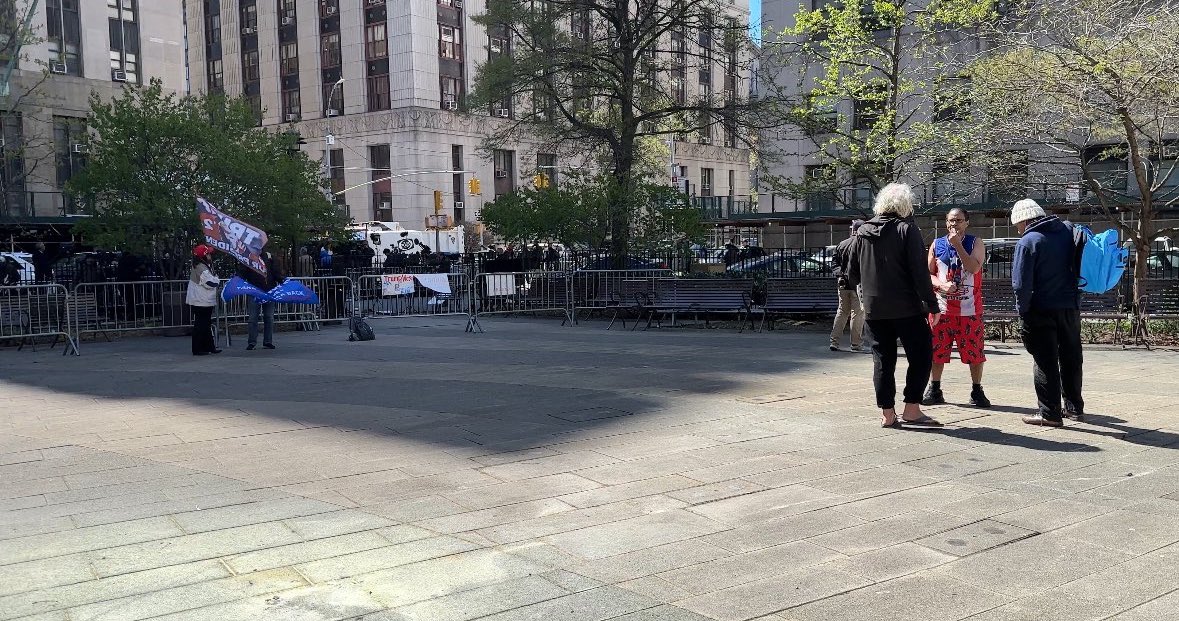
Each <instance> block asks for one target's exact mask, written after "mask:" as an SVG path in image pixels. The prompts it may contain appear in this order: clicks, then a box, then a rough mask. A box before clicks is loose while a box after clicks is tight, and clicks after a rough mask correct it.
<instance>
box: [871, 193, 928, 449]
mask: <svg viewBox="0 0 1179 621" xmlns="http://www.w3.org/2000/svg"><path fill="white" fill-rule="evenodd" d="M914 201H915V197H914V196H913V190H912V189H910V188H909V186H907V185H904V184H900V183H891V184H889V185H886V186H884V188H883V189H881V190H880V193H879V194H877V196H876V203H875V205H874V206H873V211H874V212H875V213H876V217H874V218H872V219H871V220H868V221H867V222H865V223H864V224H863V225H862V226H860V229H859V230H858V231H857V232H856V236H855V242H854V243H853V244H852V247H851V257H850V258H849V260H848V268H849V269H848V280H849V281H850V284H851V285H853V286H856V285H858V286H859V287H860V293H861V297H862V298H863V301H864V315H865V317H866V319H867V323H868V330H869V333H870V334H871V335H872V341H873V343H872V361H873V372H872V382H873V384H874V385H875V387H876V405H877V406H878V407H879V408H880V409H881V410H882V411H883V413H882V419H881V425H882V426H884V427H900V426H902V425H911V426H920V427H941V426H942V424H941V423H939V422H937V421H935V420H934V419H932V418H930V417H928V416H926V415H925V414H924V413H922V412H921V397H922V394H923V393H924V392H925V385H926V383H928V382H929V372H930V369H931V368H932V367H933V333H932V332H931V331H930V327H931V326H934V325H937V322H938V321H939V320H940V319H941V313H940V309H939V308H938V303H937V298H936V297H935V296H934V294H933V285H932V283H931V282H930V280H929V270H928V266H927V265H926V262H925V243H924V242H923V241H922V240H921V231H920V230H919V229H918V228H917V224H916V223H915V222H914V221H913V203H914ZM898 338H899V339H900V341H901V344H902V345H903V346H904V347H905V357H906V358H907V359H908V363H909V369H908V372H907V373H906V375H905V391H904V400H905V409H904V412H903V413H901V414H900V415H898V414H897V411H896V409H895V401H896V392H897V389H896V379H895V377H894V375H895V373H896V366H897V339H898Z"/></svg>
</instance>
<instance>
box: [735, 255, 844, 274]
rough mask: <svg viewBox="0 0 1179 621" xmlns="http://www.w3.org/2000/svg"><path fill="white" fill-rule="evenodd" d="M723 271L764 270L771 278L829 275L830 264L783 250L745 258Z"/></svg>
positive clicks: (740, 272)
mask: <svg viewBox="0 0 1179 621" xmlns="http://www.w3.org/2000/svg"><path fill="white" fill-rule="evenodd" d="M725 271H726V272H730V273H737V274H742V273H749V272H766V273H767V275H768V276H770V277H771V278H784V277H798V276H830V275H831V274H832V271H831V266H830V265H826V264H824V263H823V262H822V261H816V260H815V259H812V258H810V257H799V256H795V255H793V254H788V253H785V252H779V253H776V254H772V255H770V256H768V257H761V258H757V259H746V260H744V261H740V262H737V263H734V264H733V265H730V266H729V267H728V269H726V270H725Z"/></svg>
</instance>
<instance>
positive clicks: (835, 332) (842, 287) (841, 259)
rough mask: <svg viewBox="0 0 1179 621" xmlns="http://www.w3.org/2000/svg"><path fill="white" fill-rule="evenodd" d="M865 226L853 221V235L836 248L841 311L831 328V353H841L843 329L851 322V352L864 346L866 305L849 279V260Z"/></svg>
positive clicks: (837, 284)
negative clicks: (858, 233)
mask: <svg viewBox="0 0 1179 621" xmlns="http://www.w3.org/2000/svg"><path fill="white" fill-rule="evenodd" d="M862 224H864V221H863V220H853V221H852V223H851V234H850V235H849V236H848V238H847V239H845V240H843V241H841V242H839V245H838V246H836V247H835V256H834V263H835V286H836V288H837V289H838V290H839V310H838V311H837V312H836V313H835V325H834V326H832V327H831V351H839V340H840V338H841V337H842V336H843V329H844V328H845V327H847V324H848V319H849V318H850V320H851V350H852V351H860V348H861V347H863V344H864V304H863V302H862V301H861V300H860V291H859V289H857V288H856V286H855V285H853V284H851V281H850V280H849V279H848V274H847V273H848V259H849V258H850V254H851V247H852V244H854V243H855V241H856V231H857V230H859V228H860V226H861V225H862Z"/></svg>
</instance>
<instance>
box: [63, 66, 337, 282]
mask: <svg viewBox="0 0 1179 621" xmlns="http://www.w3.org/2000/svg"><path fill="white" fill-rule="evenodd" d="M90 128H91V130H92V132H93V136H94V139H93V141H92V143H91V145H90V157H89V162H88V164H87V166H86V168H84V169H83V170H82V172H81V173H80V174H78V175H76V176H75V177H74V178H73V179H71V180H70V182H69V184H68V187H67V191H68V192H70V194H72V195H73V196H74V197H76V198H77V199H79V200H80V201H82V202H83V203H84V204H85V205H86V206H87V207H86V209H87V210H88V212H87V213H88V215H90V216H91V217H90V218H87V219H85V220H84V221H83V222H82V223H81V224H80V225H79V232H80V233H81V234H82V235H83V236H84V237H85V238H86V239H87V240H89V241H90V242H91V243H93V244H95V245H99V246H103V247H108V248H120V249H123V250H126V251H130V252H133V253H137V254H142V255H145V256H149V257H151V258H152V259H153V260H155V261H156V262H157V264H159V265H161V266H166V268H165V269H169V271H171V273H170V274H168V275H169V276H171V277H176V276H178V275H179V273H180V272H181V271H182V267H181V266H182V265H183V263H184V262H183V261H165V259H166V258H167V257H169V256H170V257H173V258H182V257H187V255H188V252H189V251H190V250H191V248H192V246H193V245H194V244H195V243H198V242H199V240H200V239H201V235H200V231H199V226H198V221H197V215H196V202H195V198H196V196H198V195H200V196H204V197H205V198H207V199H208V200H209V201H210V202H212V203H213V204H214V205H217V206H218V207H219V208H222V209H224V210H226V211H227V212H229V213H231V214H233V215H234V216H235V217H240V218H242V219H244V220H247V221H249V222H251V223H252V224H254V225H256V226H259V227H261V228H262V229H264V230H265V231H266V232H267V234H268V235H269V237H270V240H271V242H270V247H271V248H272V251H274V252H275V253H276V254H280V253H281V252H284V251H287V250H289V249H290V248H292V247H293V246H294V245H296V244H298V243H300V242H301V241H304V240H306V239H307V238H308V237H310V236H313V235H315V236H320V235H322V236H331V235H338V234H339V230H340V229H341V228H342V227H343V224H344V221H343V218H342V216H340V215H339V214H338V213H337V212H336V211H335V209H334V207H333V206H332V205H331V203H330V202H329V201H328V200H327V199H326V198H325V195H324V187H325V186H324V184H323V180H322V177H321V174H320V169H319V166H318V164H317V163H316V162H313V161H311V160H310V159H309V158H308V157H307V156H306V155H305V154H303V153H302V152H300V151H298V146H297V144H296V142H297V140H298V136H296V135H292V134H285V133H275V132H271V131H267V130H265V129H262V128H259V127H257V118H256V116H255V113H254V112H253V111H252V110H251V108H250V106H249V104H248V103H247V102H246V101H244V100H231V99H226V98H224V97H221V96H217V95H212V96H208V97H182V96H179V95H176V94H172V93H165V92H164V89H163V87H162V85H161V84H160V83H159V82H158V81H154V80H153V81H152V83H151V84H150V85H149V86H147V87H146V88H142V89H140V88H130V87H128V88H126V89H124V91H123V94H122V96H120V97H119V98H117V99H115V100H113V101H110V102H103V101H101V100H100V99H98V98H97V97H96V96H95V97H92V98H91V118H90Z"/></svg>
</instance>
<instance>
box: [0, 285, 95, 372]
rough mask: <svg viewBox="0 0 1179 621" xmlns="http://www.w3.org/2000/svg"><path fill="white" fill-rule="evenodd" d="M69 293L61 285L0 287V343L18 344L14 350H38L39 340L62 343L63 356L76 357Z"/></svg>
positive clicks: (76, 350) (76, 344) (76, 343)
mask: <svg viewBox="0 0 1179 621" xmlns="http://www.w3.org/2000/svg"><path fill="white" fill-rule="evenodd" d="M70 301H71V299H70V294H69V290H67V289H66V288H65V287H63V286H61V285H28V286H19V287H0V340H14V339H15V340H17V341H18V342H19V345H18V347H17V349H23V348H24V346H25V345H31V346H32V347H33V348H36V346H37V339H38V338H45V337H53V345H56V344H57V341H58V340H59V339H64V340H65V342H66V347H65V348H64V349H63V350H62V355H65V354H68V353H73V354H74V355H77V354H78V342H77V340H76V338H75V335H76V332H75V330H74V327H73V325H72V323H71V322H72V320H71V317H72V315H73V314H72V313H71V312H70V311H71V309H70V307H69V305H70Z"/></svg>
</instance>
